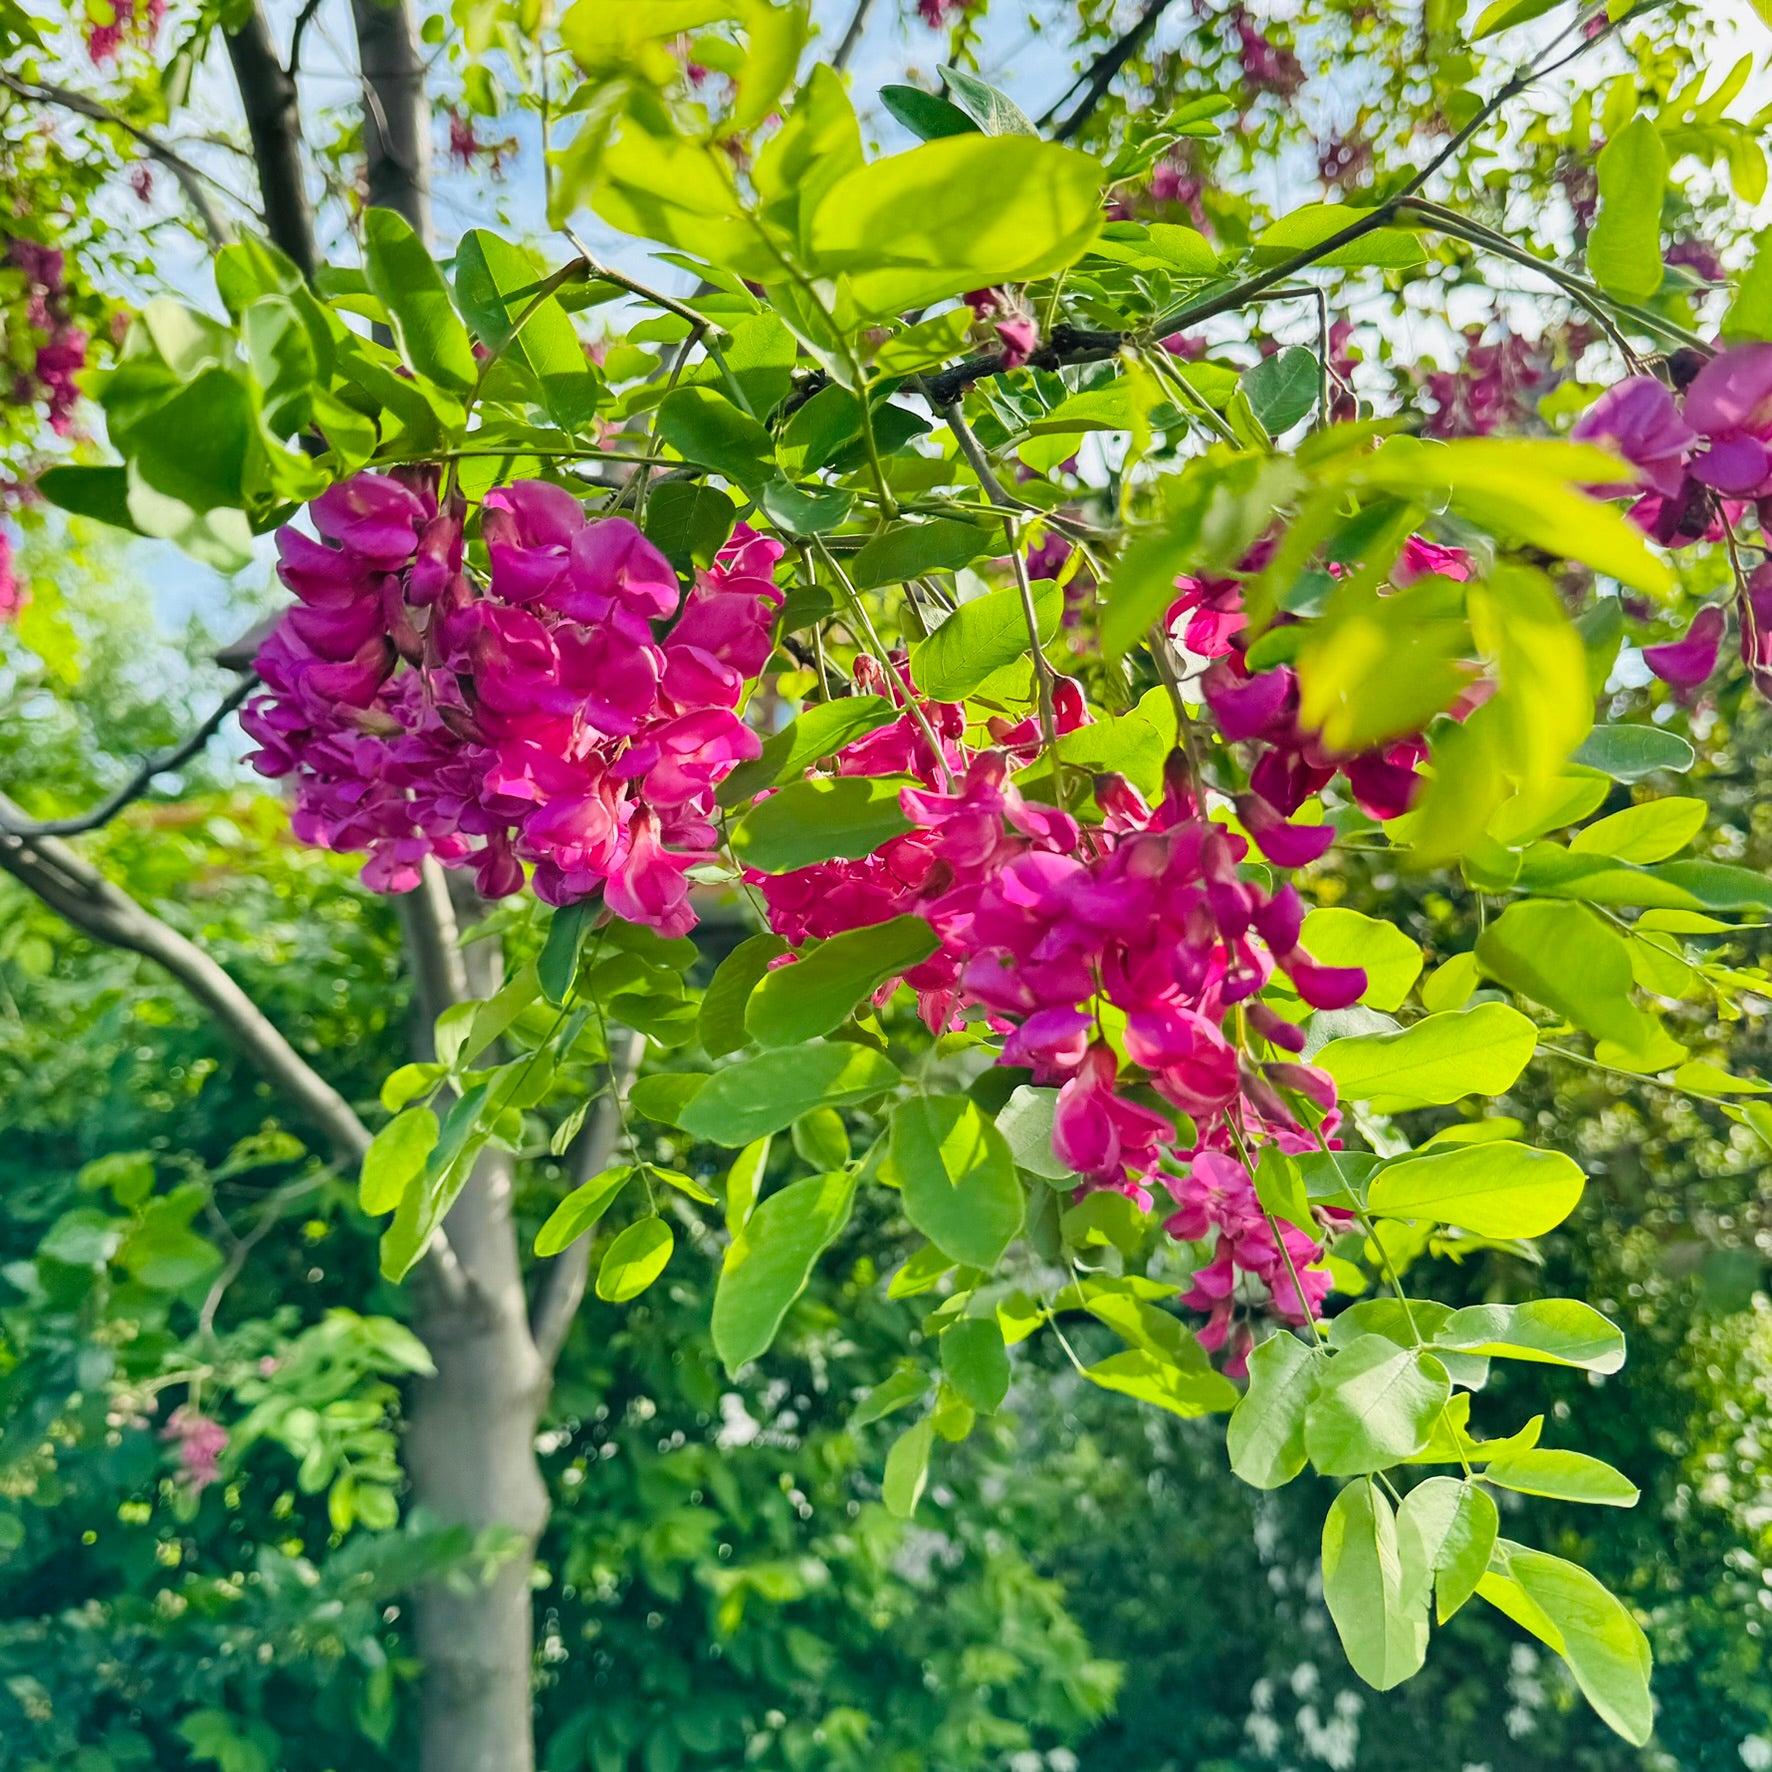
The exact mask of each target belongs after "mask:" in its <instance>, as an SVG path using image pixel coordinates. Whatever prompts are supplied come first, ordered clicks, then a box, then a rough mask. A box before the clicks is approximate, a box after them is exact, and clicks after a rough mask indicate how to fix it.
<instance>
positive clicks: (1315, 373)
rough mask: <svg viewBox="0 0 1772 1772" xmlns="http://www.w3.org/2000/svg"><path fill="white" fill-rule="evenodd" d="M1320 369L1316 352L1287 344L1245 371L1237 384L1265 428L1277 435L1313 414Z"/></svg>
mask: <svg viewBox="0 0 1772 1772" xmlns="http://www.w3.org/2000/svg"><path fill="white" fill-rule="evenodd" d="M1321 373H1322V372H1321V368H1320V366H1319V364H1318V362H1317V359H1316V355H1315V353H1313V352H1311V351H1307V350H1306V349H1305V348H1304V347H1303V346H1302V345H1286V346H1284V347H1283V348H1282V349H1280V350H1278V351H1275V352H1274V354H1273V355H1272V356H1271V357H1263V358H1262V360H1261V361H1260V362H1259V363H1257V364H1256V365H1255V367H1254V368H1253V369H1251V370H1248V371H1246V372H1245V373H1244V375H1243V379H1242V381H1241V382H1240V383H1239V384H1238V385H1239V386H1240V387H1241V388H1242V390H1243V392H1244V393H1245V394H1246V395H1247V396H1248V399H1249V405H1250V408H1251V410H1252V411H1253V412H1254V414H1255V416H1256V418H1257V419H1259V420H1260V421H1261V425H1262V428H1263V429H1264V430H1266V431H1267V432H1268V434H1269V435H1270V436H1274V437H1277V436H1279V434H1280V433H1281V432H1282V431H1289V430H1291V429H1292V427H1293V426H1294V425H1295V424H1297V423H1298V422H1299V420H1300V419H1302V418H1306V417H1308V416H1309V415H1310V413H1311V410H1312V409H1313V408H1314V407H1315V406H1316V404H1317V395H1318V393H1319V392H1320V391H1321V386H1322V383H1321Z"/></svg>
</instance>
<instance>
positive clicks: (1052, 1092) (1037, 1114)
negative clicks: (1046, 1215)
mask: <svg viewBox="0 0 1772 1772" xmlns="http://www.w3.org/2000/svg"><path fill="white" fill-rule="evenodd" d="M1057 1106H1058V1091H1057V1090H1056V1089H1037V1088H1035V1087H1034V1086H1033V1085H1032V1084H1029V1083H1023V1084H1020V1085H1019V1086H1018V1087H1017V1088H1016V1090H1015V1093H1014V1094H1013V1095H1011V1096H1010V1097H1009V1099H1008V1101H1006V1102H1005V1103H1004V1104H1003V1106H1002V1107H1001V1108H999V1109H998V1110H997V1130H998V1131H999V1132H1001V1133H1002V1134H1003V1137H1004V1138H1005V1139H1006V1140H1007V1141H1008V1144H1009V1150H1010V1154H1011V1155H1012V1156H1013V1157H1014V1158H1015V1166H1016V1167H1017V1168H1018V1169H1025V1170H1026V1171H1027V1173H1028V1174H1029V1175H1037V1176H1039V1178H1040V1179H1041V1180H1042V1181H1055V1182H1058V1183H1060V1184H1061V1185H1063V1186H1065V1187H1074V1186H1075V1185H1076V1182H1077V1176H1076V1172H1075V1171H1074V1170H1073V1169H1072V1168H1071V1166H1070V1165H1069V1164H1068V1163H1066V1162H1065V1160H1064V1159H1063V1158H1062V1157H1060V1156H1059V1155H1058V1153H1057V1152H1056V1151H1055V1150H1053V1148H1052V1116H1053V1113H1054V1111H1055V1110H1056V1108H1057Z"/></svg>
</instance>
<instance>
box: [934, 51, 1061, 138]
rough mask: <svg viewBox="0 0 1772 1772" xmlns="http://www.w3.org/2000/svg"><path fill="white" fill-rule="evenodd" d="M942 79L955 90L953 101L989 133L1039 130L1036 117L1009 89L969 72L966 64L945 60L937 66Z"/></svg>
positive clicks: (947, 86)
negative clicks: (955, 65) (952, 65)
mask: <svg viewBox="0 0 1772 1772" xmlns="http://www.w3.org/2000/svg"><path fill="white" fill-rule="evenodd" d="M936 72H937V73H938V74H940V75H941V83H942V85H943V86H945V87H946V88H947V89H948V91H949V92H950V93H952V94H953V98H954V103H955V104H957V105H958V106H959V107H960V109H961V110H962V111H964V112H965V113H966V115H967V116H968V117H970V118H971V119H972V120H973V121H974V122H975V123H976V124H977V125H978V126H979V128H980V129H982V130H983V131H984V132H985V134H986V135H1032V136H1037V135H1038V134H1039V133H1040V132H1039V130H1037V129H1036V128H1035V127H1034V124H1033V120H1032V119H1031V118H1030V117H1029V116H1028V114H1027V112H1025V111H1024V110H1023V109H1022V108H1021V106H1020V105H1018V104H1017V103H1016V102H1015V101H1014V99H1012V98H1010V97H1009V95H1008V94H1007V93H1002V92H999V91H998V90H997V89H996V87H994V86H992V85H989V84H988V83H987V82H985V81H983V80H981V79H979V77H978V76H977V75H976V74H968V73H967V72H966V71H965V70H964V69H963V68H950V67H947V66H946V65H945V64H944V65H943V66H941V67H939V68H937V69H936Z"/></svg>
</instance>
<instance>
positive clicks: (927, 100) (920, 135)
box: [880, 85, 979, 142]
mask: <svg viewBox="0 0 1772 1772" xmlns="http://www.w3.org/2000/svg"><path fill="white" fill-rule="evenodd" d="M880 103H881V104H883V105H884V106H885V107H886V109H887V110H888V111H889V112H890V113H891V114H892V115H893V116H894V117H896V118H897V119H898V121H899V122H900V123H902V124H903V125H904V126H905V128H906V129H908V130H909V131H910V132H911V134H912V135H914V136H915V137H916V138H917V139H918V140H919V141H926V142H930V141H936V140H939V139H940V138H941V137H942V136H944V135H977V134H978V133H979V128H978V125H977V124H976V123H974V122H973V120H972V119H971V118H970V117H968V116H967V115H966V113H965V112H964V111H962V110H961V109H960V107H959V106H958V105H956V104H950V103H949V102H948V101H947V100H946V99H945V98H938V97H936V95H935V94H934V93H933V92H925V91H924V90H923V89H922V88H921V87H920V86H896V85H895V86H882V87H881V88H880Z"/></svg>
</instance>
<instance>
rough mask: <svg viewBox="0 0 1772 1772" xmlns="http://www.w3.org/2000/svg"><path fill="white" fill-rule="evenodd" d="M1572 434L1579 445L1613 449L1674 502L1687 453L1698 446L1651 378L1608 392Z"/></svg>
mask: <svg viewBox="0 0 1772 1772" xmlns="http://www.w3.org/2000/svg"><path fill="white" fill-rule="evenodd" d="M1569 434H1570V436H1571V437H1572V438H1573V439H1574V440H1575V441H1576V442H1577V443H1604V444H1609V445H1610V446H1611V447H1612V448H1613V449H1614V450H1615V451H1616V452H1617V453H1618V454H1619V455H1622V456H1623V457H1624V459H1625V460H1626V461H1628V462H1629V463H1630V464H1631V465H1632V466H1633V467H1636V468H1640V469H1641V470H1642V473H1643V477H1644V479H1645V480H1647V481H1648V482H1649V484H1650V485H1651V486H1653V487H1654V488H1655V489H1656V491H1657V492H1660V493H1663V494H1664V495H1666V496H1669V497H1671V496H1672V495H1673V494H1674V493H1676V492H1678V491H1679V489H1680V485H1681V482H1682V481H1683V480H1684V479H1685V472H1686V470H1685V457H1686V452H1687V451H1688V450H1689V449H1691V447H1692V446H1693V444H1694V443H1696V442H1697V440H1698V438H1697V434H1696V433H1695V432H1694V431H1693V429H1692V427H1691V425H1690V424H1689V423H1687V422H1686V420H1684V419H1682V418H1681V417H1680V415H1679V413H1678V411H1676V410H1675V407H1674V401H1673V396H1672V395H1671V394H1670V393H1669V392H1668V391H1667V389H1666V388H1664V387H1663V386H1662V385H1661V383H1660V382H1658V381H1657V380H1656V379H1655V377H1654V376H1652V375H1633V376H1631V377H1629V378H1628V379H1627V380H1625V381H1621V382H1618V383H1616V384H1615V385H1614V386H1612V387H1610V388H1608V389H1607V390H1606V391H1605V393H1603V394H1602V395H1601V396H1600V397H1599V399H1597V400H1596V401H1595V402H1594V403H1593V405H1592V406H1590V407H1589V408H1588V409H1587V411H1586V412H1584V413H1583V414H1582V415H1581V417H1580V418H1579V419H1577V420H1576V421H1575V427H1574V429H1573V430H1572V431H1571V432H1570V433H1569Z"/></svg>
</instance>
